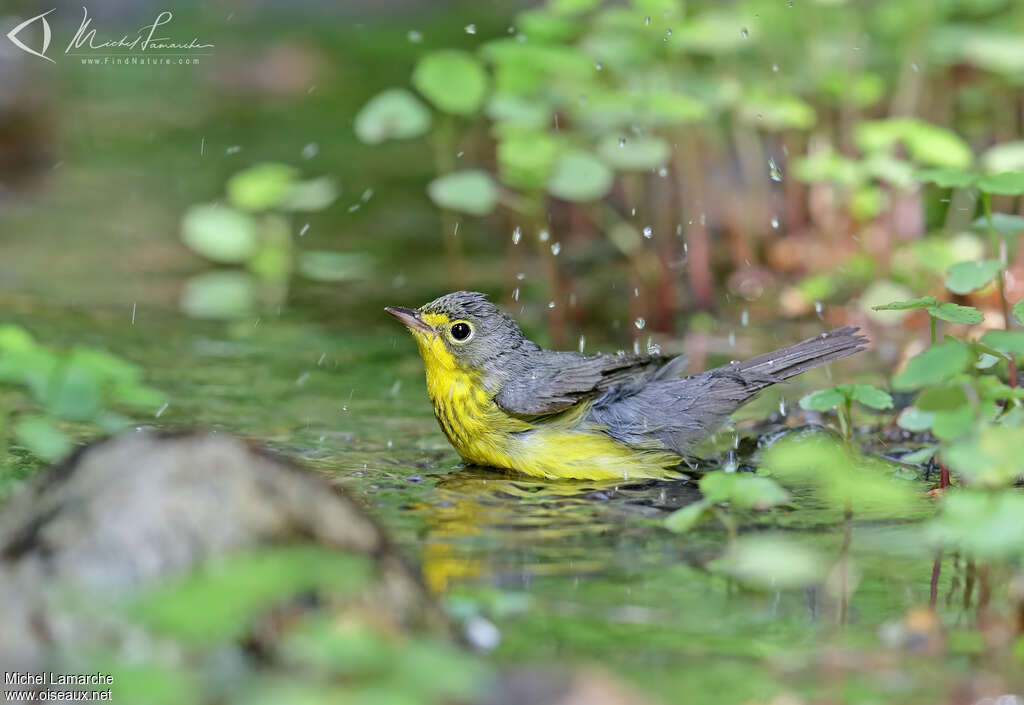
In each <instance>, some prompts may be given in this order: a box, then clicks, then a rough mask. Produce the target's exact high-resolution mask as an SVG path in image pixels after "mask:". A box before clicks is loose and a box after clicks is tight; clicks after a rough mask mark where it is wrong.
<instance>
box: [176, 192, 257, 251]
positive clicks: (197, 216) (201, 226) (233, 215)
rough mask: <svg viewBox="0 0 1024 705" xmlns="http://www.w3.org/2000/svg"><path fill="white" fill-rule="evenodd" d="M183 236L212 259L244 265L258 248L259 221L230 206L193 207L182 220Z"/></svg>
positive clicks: (192, 246)
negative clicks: (257, 228)
mask: <svg viewBox="0 0 1024 705" xmlns="http://www.w3.org/2000/svg"><path fill="white" fill-rule="evenodd" d="M181 239H182V240H183V241H184V242H185V244H186V245H188V246H189V248H191V249H192V250H193V251H195V252H196V253H197V254H199V255H202V256H203V257H205V258H207V259H209V260H213V261H214V262H223V263H225V264H241V263H242V262H245V261H246V260H248V259H249V257H251V256H252V253H253V252H254V251H255V250H256V242H257V239H256V221H255V220H253V219H252V217H251V216H250V215H248V214H246V213H242V212H240V211H237V210H235V209H234V208H230V207H228V206H220V205H215V204H210V205H201V206H192V207H191V208H189V209H188V210H187V211H185V216H184V217H183V218H182V220H181Z"/></svg>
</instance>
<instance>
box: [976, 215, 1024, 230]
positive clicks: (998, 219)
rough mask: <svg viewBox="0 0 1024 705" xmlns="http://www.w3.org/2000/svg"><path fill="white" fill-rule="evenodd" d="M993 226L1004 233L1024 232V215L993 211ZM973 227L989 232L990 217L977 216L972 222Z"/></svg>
mask: <svg viewBox="0 0 1024 705" xmlns="http://www.w3.org/2000/svg"><path fill="white" fill-rule="evenodd" d="M992 227H993V228H995V230H996V232H997V233H1002V234H1003V235H1016V234H1017V233H1024V217H1021V216H1019V215H1010V214H1008V213H993V214H992ZM971 228H972V229H974V230H980V231H982V232H987V231H988V218H986V217H985V216H981V217H980V218H975V219H974V222H973V223H971Z"/></svg>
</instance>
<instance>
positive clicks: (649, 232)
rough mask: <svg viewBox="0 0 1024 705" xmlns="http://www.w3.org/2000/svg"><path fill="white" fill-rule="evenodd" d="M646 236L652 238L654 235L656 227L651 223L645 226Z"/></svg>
mask: <svg viewBox="0 0 1024 705" xmlns="http://www.w3.org/2000/svg"><path fill="white" fill-rule="evenodd" d="M644 237H645V238H647V239H648V240H650V239H651V238H652V237H654V228H652V227H651V226H650V225H648V226H647V227H645V228H644Z"/></svg>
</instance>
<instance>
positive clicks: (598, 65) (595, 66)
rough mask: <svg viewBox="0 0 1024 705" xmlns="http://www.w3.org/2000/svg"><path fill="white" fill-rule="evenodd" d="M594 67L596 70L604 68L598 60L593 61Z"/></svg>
mask: <svg viewBox="0 0 1024 705" xmlns="http://www.w3.org/2000/svg"><path fill="white" fill-rule="evenodd" d="M594 68H595V69H597V70H598V71H600V70H601V69H603V68H604V66H602V65H601V62H600V61H598V62H596V63H594Z"/></svg>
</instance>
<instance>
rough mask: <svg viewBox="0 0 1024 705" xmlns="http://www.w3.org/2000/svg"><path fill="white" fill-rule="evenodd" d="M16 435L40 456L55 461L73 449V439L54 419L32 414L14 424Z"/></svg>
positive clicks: (17, 438)
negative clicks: (57, 425) (71, 439)
mask: <svg viewBox="0 0 1024 705" xmlns="http://www.w3.org/2000/svg"><path fill="white" fill-rule="evenodd" d="M14 437H15V439H16V440H17V441H18V443H20V444H21V445H23V446H25V447H26V448H28V449H29V451H31V452H32V454H33V455H35V456H36V457H38V458H41V459H43V460H45V461H47V462H50V463H54V462H56V461H58V460H60V459H61V458H63V457H64V456H65V455H67V454H68V453H69V452H70V451H71V441H69V440H68V437H67V436H65V435H64V432H63V431H61V430H60V429H59V428H57V427H56V426H55V425H54V424H53V422H52V421H50V420H49V419H47V418H45V417H43V416H30V417H28V418H24V419H21V420H19V421H18V422H17V423H16V424H14Z"/></svg>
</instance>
